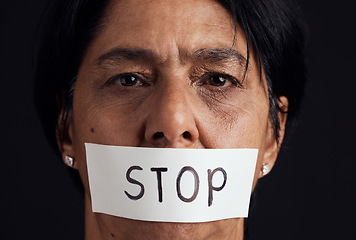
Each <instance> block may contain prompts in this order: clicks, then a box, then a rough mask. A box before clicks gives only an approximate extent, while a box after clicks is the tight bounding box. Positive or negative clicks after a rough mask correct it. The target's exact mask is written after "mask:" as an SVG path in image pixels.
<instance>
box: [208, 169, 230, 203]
mask: <svg viewBox="0 0 356 240" xmlns="http://www.w3.org/2000/svg"><path fill="white" fill-rule="evenodd" d="M217 171H220V172H222V173H223V175H224V182H223V184H222V185H221V186H220V187H214V186H213V176H214V174H215V173H216V172H217ZM226 180H227V173H226V172H225V170H224V169H223V168H221V167H219V168H215V169H214V171H213V172H211V170H210V169H208V184H209V196H208V206H209V207H210V206H211V204H213V190H214V191H221V190H222V189H223V188H224V187H225V184H226Z"/></svg>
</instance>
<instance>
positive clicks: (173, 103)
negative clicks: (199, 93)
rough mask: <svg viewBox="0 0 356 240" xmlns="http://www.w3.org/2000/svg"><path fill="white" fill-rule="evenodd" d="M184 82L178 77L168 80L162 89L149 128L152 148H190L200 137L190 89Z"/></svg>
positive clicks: (159, 89)
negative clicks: (191, 102) (191, 104)
mask: <svg viewBox="0 0 356 240" xmlns="http://www.w3.org/2000/svg"><path fill="white" fill-rule="evenodd" d="M183 81H184V80H183ZM183 81H182V79H179V77H178V76H175V77H171V78H170V79H169V80H168V79H165V80H164V81H162V82H161V84H160V86H159V87H158V89H157V94H156V95H155V98H154V102H153V103H152V104H153V105H152V106H151V111H150V114H149V117H148V119H147V123H146V129H145V138H146V141H148V142H149V144H150V145H154V146H159V147H189V146H191V145H192V144H194V142H196V141H197V139H198V138H199V134H198V129H197V127H196V123H195V117H194V113H193V111H192V106H190V105H189V101H188V99H189V96H188V95H189V94H188V91H189V88H188V87H189V86H186V85H185V84H187V83H184V82H183Z"/></svg>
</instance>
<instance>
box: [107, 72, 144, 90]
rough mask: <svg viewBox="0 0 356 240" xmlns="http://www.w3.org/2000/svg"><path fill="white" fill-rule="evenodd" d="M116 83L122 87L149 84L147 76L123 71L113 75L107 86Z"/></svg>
mask: <svg viewBox="0 0 356 240" xmlns="http://www.w3.org/2000/svg"><path fill="white" fill-rule="evenodd" d="M111 85H116V86H120V87H138V86H142V85H149V84H148V82H147V79H146V77H145V76H144V75H143V74H139V73H123V74H118V75H115V76H113V77H111V78H110V79H109V80H108V81H107V82H106V84H105V86H106V87H109V86H111Z"/></svg>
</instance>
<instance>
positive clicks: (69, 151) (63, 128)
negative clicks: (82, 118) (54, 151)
mask: <svg viewBox="0 0 356 240" xmlns="http://www.w3.org/2000/svg"><path fill="white" fill-rule="evenodd" d="M56 137H57V144H58V148H59V151H60V153H61V156H62V161H63V162H64V163H65V164H66V165H67V166H69V167H72V168H75V169H77V164H76V161H75V156H74V149H73V144H72V139H73V138H72V137H73V124H72V117H71V114H70V113H68V112H65V111H64V110H63V108H62V110H61V113H60V114H59V117H58V121H57V127H56ZM68 157H70V158H71V159H72V160H73V161H72V164H70V163H68V161H67V158H68Z"/></svg>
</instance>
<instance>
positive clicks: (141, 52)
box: [96, 48, 154, 65]
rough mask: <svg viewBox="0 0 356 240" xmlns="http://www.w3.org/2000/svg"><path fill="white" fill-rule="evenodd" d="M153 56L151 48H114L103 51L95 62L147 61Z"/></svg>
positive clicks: (100, 63) (99, 63)
mask: <svg viewBox="0 0 356 240" xmlns="http://www.w3.org/2000/svg"><path fill="white" fill-rule="evenodd" d="M153 58H154V53H153V52H152V51H151V50H145V49H131V48H114V49H112V50H110V51H109V52H107V53H104V54H103V55H101V56H100V57H99V58H98V59H97V61H96V62H97V64H98V65H102V64H104V63H105V62H106V61H109V62H114V63H119V62H122V61H140V62H149V61H151V60H152V59H153Z"/></svg>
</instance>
